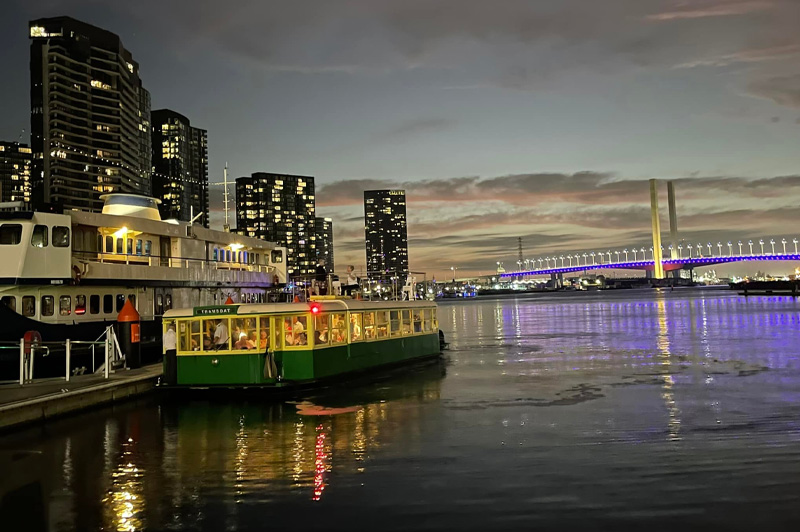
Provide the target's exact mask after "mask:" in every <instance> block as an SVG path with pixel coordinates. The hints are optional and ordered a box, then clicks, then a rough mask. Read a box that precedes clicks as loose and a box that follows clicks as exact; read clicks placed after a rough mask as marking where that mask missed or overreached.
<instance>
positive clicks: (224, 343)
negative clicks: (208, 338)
mask: <svg viewBox="0 0 800 532" xmlns="http://www.w3.org/2000/svg"><path fill="white" fill-rule="evenodd" d="M214 347H215V348H216V349H225V348H227V347H228V327H227V325H225V320H219V323H218V324H217V328H216V329H214Z"/></svg>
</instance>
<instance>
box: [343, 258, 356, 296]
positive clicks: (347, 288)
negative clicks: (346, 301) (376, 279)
mask: <svg viewBox="0 0 800 532" xmlns="http://www.w3.org/2000/svg"><path fill="white" fill-rule="evenodd" d="M358 288H359V286H358V277H356V267H355V266H353V265H352V264H351V265H350V266H348V267H347V279H346V280H345V284H344V286H342V291H343V292H344V294H345V295H347V296H352V295H353V290H358Z"/></svg>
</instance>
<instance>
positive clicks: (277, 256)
mask: <svg viewBox="0 0 800 532" xmlns="http://www.w3.org/2000/svg"><path fill="white" fill-rule="evenodd" d="M270 260H271V261H272V262H273V263H274V264H278V263H280V262H283V251H281V250H279V249H276V250H274V251H273V252H272V253H271V254H270Z"/></svg>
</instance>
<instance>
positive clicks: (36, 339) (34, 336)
mask: <svg viewBox="0 0 800 532" xmlns="http://www.w3.org/2000/svg"><path fill="white" fill-rule="evenodd" d="M22 339H23V342H24V344H25V354H26V355H30V354H31V350H32V349H33V348H35V347H39V346H40V345H42V335H41V334H39V331H26V332H25V334H24V335H23V336H22Z"/></svg>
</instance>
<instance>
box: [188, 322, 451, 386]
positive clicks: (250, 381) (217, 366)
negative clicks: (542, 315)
mask: <svg viewBox="0 0 800 532" xmlns="http://www.w3.org/2000/svg"><path fill="white" fill-rule="evenodd" d="M438 353H439V335H438V333H433V334H426V335H422V336H407V337H403V338H396V339H390V340H381V341H373V342H357V343H352V344H346V345H341V346H335V347H326V348H320V349H313V350H312V349H309V350H305V351H300V350H292V351H277V352H276V353H275V364H276V366H277V368H278V375H280V376H281V379H280V382H279V381H278V380H277V379H274V378H267V377H266V376H265V374H266V373H265V366H266V360H267V354H266V353H243V354H220V355H213V354H204V355H180V356H178V357H177V369H178V371H177V374H178V385H179V386H273V387H282V386H287V385H296V384H304V383H313V382H315V381H319V380H328V379H331V378H334V377H337V376H346V375H347V374H349V373H357V372H363V371H366V370H370V369H376V368H380V367H382V366H391V365H396V364H398V363H401V362H404V361H413V360H417V359H420V358H425V357H430V356H432V355H435V354H438Z"/></svg>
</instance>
